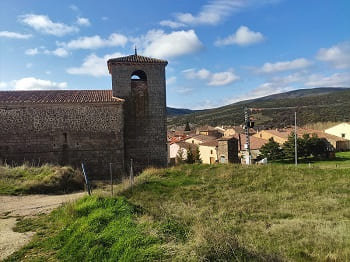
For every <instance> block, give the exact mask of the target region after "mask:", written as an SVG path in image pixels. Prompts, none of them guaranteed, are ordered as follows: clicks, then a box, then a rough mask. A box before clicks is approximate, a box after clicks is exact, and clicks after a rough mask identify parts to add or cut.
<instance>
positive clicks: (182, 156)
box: [176, 147, 185, 164]
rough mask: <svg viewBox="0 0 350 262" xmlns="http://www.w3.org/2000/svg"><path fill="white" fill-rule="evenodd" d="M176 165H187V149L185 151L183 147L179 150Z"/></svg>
mask: <svg viewBox="0 0 350 262" xmlns="http://www.w3.org/2000/svg"><path fill="white" fill-rule="evenodd" d="M176 163H178V164H183V163H185V149H183V148H181V147H180V148H179V150H177V154H176Z"/></svg>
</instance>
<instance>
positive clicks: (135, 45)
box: [135, 45, 137, 55]
mask: <svg viewBox="0 0 350 262" xmlns="http://www.w3.org/2000/svg"><path fill="white" fill-rule="evenodd" d="M135 55H137V48H136V45H135Z"/></svg>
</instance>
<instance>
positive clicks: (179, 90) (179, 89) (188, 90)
mask: <svg viewBox="0 0 350 262" xmlns="http://www.w3.org/2000/svg"><path fill="white" fill-rule="evenodd" d="M172 90H174V91H175V92H176V93H179V94H189V93H191V92H192V91H193V90H194V89H193V88H190V87H176V88H173V89H172Z"/></svg>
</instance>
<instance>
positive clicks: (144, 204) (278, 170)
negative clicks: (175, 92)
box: [8, 164, 350, 261]
mask: <svg viewBox="0 0 350 262" xmlns="http://www.w3.org/2000/svg"><path fill="white" fill-rule="evenodd" d="M117 191H118V190H117ZM121 210H122V211H121ZM118 214H119V215H118ZM40 221H41V222H40ZM31 228H34V229H35V228H36V229H37V230H38V234H37V235H36V236H35V238H34V239H33V241H32V242H31V244H29V246H27V247H26V248H24V249H22V250H20V251H19V252H17V253H16V254H15V255H13V256H11V258H10V259H9V260H8V261H22V260H24V261H26V260H27V261H32V260H35V258H37V257H44V259H43V260H49V259H51V260H62V261H82V260H95V261H108V260H110V261H116V260H120V261H147V260H148V261H149V260H171V261H174V260H175V261H349V260H350V169H346V168H338V169H322V168H308V167H294V166H293V165H267V166H251V167H246V166H240V165H199V164H194V165H183V166H178V167H173V168H168V169H149V170H146V171H145V172H144V173H143V174H142V175H141V176H139V177H137V179H136V184H135V185H134V186H133V187H132V188H130V187H129V188H123V186H122V185H121V186H120V188H119V191H118V197H116V198H108V197H104V198H98V197H92V198H84V199H82V200H80V201H79V202H77V203H76V204H72V205H68V206H65V207H63V208H61V209H59V210H57V211H55V212H54V213H53V214H51V215H50V216H44V217H41V218H39V219H36V220H35V219H34V220H29V221H27V220H24V221H22V222H21V223H20V224H19V226H18V230H24V231H25V230H29V229H31ZM121 243H122V246H120V245H121ZM114 247H117V250H118V251H115V249H114ZM92 250H93V252H92ZM115 254H117V255H115ZM114 255H115V256H114Z"/></svg>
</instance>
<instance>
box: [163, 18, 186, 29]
mask: <svg viewBox="0 0 350 262" xmlns="http://www.w3.org/2000/svg"><path fill="white" fill-rule="evenodd" d="M159 24H160V25H161V26H168V27H170V28H179V27H185V26H186V25H185V24H184V23H180V22H175V21H171V20H163V21H160V22H159Z"/></svg>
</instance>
